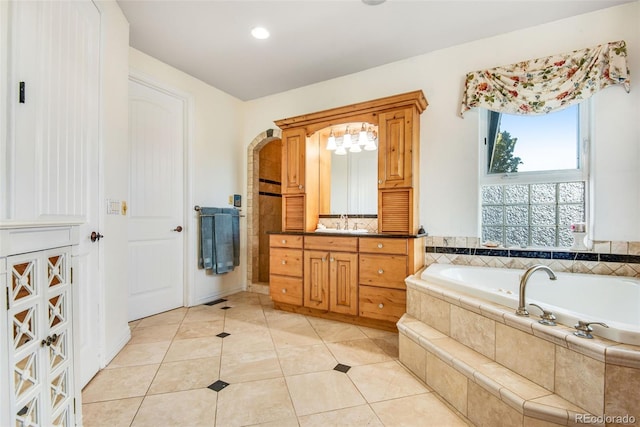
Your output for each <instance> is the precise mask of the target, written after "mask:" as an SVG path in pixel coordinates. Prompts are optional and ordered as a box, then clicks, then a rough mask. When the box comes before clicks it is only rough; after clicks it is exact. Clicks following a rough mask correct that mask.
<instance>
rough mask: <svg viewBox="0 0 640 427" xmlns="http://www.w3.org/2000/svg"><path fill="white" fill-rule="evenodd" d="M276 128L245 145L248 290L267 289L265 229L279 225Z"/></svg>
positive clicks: (279, 197)
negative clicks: (246, 148)
mask: <svg viewBox="0 0 640 427" xmlns="http://www.w3.org/2000/svg"><path fill="white" fill-rule="evenodd" d="M281 136H282V132H281V131H280V129H268V130H266V131H265V132H262V133H261V134H260V135H258V136H257V137H256V138H255V139H254V140H253V141H252V142H251V144H250V145H249V148H248V153H247V156H248V159H247V164H248V168H247V174H248V176H247V184H248V188H247V199H248V200H247V216H248V219H249V221H247V251H248V254H247V260H248V262H247V283H248V290H249V291H252V292H259V293H263V294H268V293H269V286H268V285H269V282H268V280H269V279H268V277H269V252H268V251H269V236H268V232H269V231H278V230H280V229H281V226H282V198H281V189H280V180H281V178H280V176H281V175H280V165H281V162H282V159H281V140H280V138H281Z"/></svg>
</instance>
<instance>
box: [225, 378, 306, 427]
mask: <svg viewBox="0 0 640 427" xmlns="http://www.w3.org/2000/svg"><path fill="white" fill-rule="evenodd" d="M294 416H295V412H294V410H293V405H292V403H291V399H290V398H289V392H288V390H287V385H286V384H285V381H284V379H283V378H274V379H269V380H261V381H252V382H247V383H240V384H231V385H229V386H228V387H226V388H224V389H222V390H221V391H220V392H219V393H218V413H217V417H216V424H217V425H218V426H246V425H252V424H264V423H268V422H273V421H278V420H285V419H290V418H292V417H294Z"/></svg>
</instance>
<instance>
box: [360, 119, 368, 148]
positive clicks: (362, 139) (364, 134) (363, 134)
mask: <svg viewBox="0 0 640 427" xmlns="http://www.w3.org/2000/svg"><path fill="white" fill-rule="evenodd" d="M358 144H360V145H363V146H364V145H366V144H367V130H366V129H365V127H364V123H363V124H362V129H360V134H359V135H358Z"/></svg>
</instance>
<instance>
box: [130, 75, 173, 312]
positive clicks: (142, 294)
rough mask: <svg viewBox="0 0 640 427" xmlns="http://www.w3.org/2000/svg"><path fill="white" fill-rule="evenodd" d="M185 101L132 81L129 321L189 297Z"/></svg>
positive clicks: (164, 308) (162, 309) (166, 308)
mask: <svg viewBox="0 0 640 427" xmlns="http://www.w3.org/2000/svg"><path fill="white" fill-rule="evenodd" d="M183 151H184V101H183V100H181V99H179V98H176V97H174V96H172V95H170V94H168V93H165V92H164V91H162V90H160V89H156V88H153V87H150V86H147V85H145V84H142V83H139V82H136V81H133V80H130V81H129V152H130V162H131V163H130V165H131V166H130V167H131V170H130V177H131V178H130V182H131V184H130V190H129V233H128V235H129V274H128V277H129V301H128V304H129V320H135V319H139V318H142V317H146V316H150V315H152V314H156V313H160V312H163V311H167V310H171V309H173V308H176V307H181V306H182V305H183V301H184V297H183V295H184V271H183V256H184V240H183V235H184V233H182V227H183V226H184V224H183V216H184V206H183V204H184V197H183Z"/></svg>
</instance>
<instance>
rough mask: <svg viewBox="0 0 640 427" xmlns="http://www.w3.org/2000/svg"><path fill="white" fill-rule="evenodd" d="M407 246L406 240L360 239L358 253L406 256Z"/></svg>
mask: <svg viewBox="0 0 640 427" xmlns="http://www.w3.org/2000/svg"><path fill="white" fill-rule="evenodd" d="M408 246H409V242H408V240H407V239H389V238H387V239H383V238H376V237H369V238H367V237H361V238H360V252H368V253H372V254H397V255H407V254H408V253H409V252H408V251H409V249H408Z"/></svg>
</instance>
